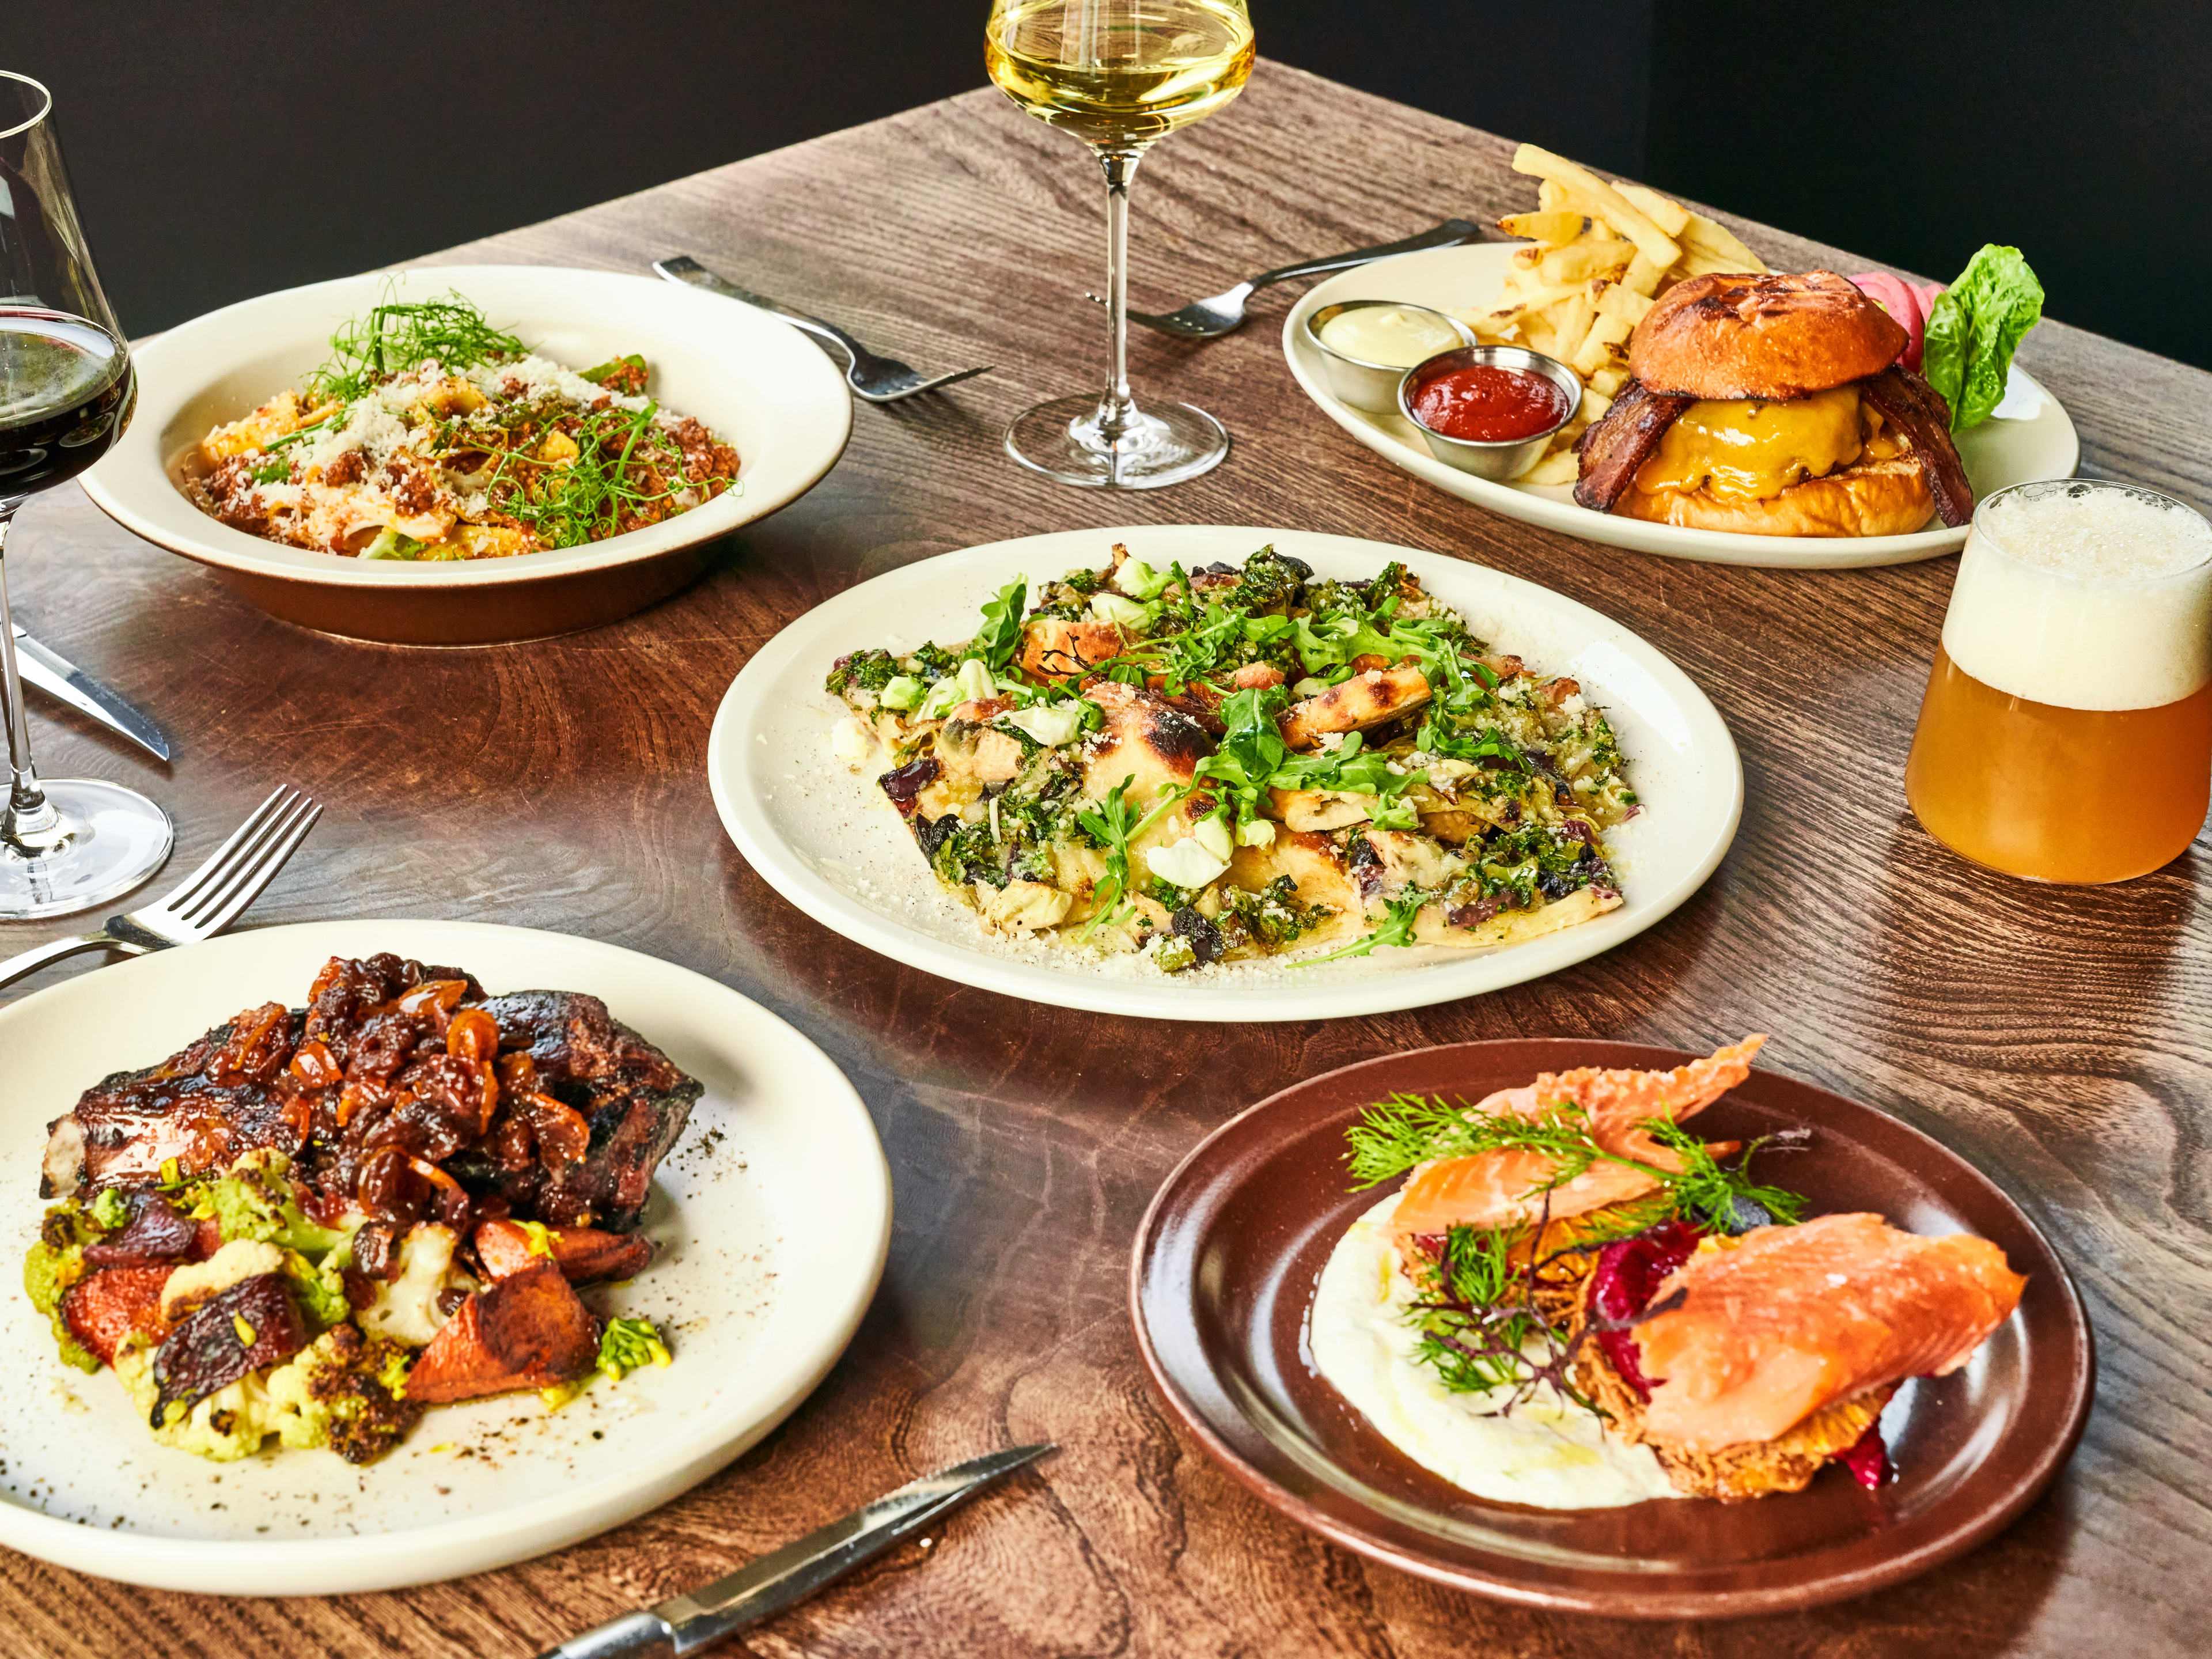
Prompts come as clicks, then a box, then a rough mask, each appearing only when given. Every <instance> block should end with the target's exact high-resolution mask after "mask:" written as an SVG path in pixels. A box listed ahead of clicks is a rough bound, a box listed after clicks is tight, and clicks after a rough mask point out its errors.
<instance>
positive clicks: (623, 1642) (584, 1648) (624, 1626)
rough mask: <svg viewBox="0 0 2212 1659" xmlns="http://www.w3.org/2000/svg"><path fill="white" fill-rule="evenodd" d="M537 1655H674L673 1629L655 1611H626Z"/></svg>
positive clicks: (605, 1658) (581, 1658) (647, 1658)
mask: <svg viewBox="0 0 2212 1659" xmlns="http://www.w3.org/2000/svg"><path fill="white" fill-rule="evenodd" d="M538 1659H676V1632H675V1630H674V1629H673V1628H672V1627H671V1626H670V1625H669V1622H668V1621H667V1620H665V1619H663V1618H662V1617H661V1616H660V1615H659V1613H624V1614H623V1616H622V1617H621V1618H619V1619H616V1620H610V1621H609V1622H608V1623H606V1624H604V1625H600V1626H598V1627H596V1628H595V1629H592V1630H587V1631H586V1632H584V1633H583V1634H582V1635H580V1636H572V1637H570V1638H568V1640H567V1641H565V1642H563V1643H562V1644H561V1645H560V1646H559V1647H557V1648H548V1649H546V1650H545V1651H544V1652H543V1653H541V1654H539V1655H538Z"/></svg>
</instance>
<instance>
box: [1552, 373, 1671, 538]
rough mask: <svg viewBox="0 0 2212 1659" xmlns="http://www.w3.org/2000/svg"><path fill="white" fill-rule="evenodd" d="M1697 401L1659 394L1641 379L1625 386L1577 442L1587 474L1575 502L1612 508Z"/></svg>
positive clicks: (1595, 508)
mask: <svg viewBox="0 0 2212 1659" xmlns="http://www.w3.org/2000/svg"><path fill="white" fill-rule="evenodd" d="M1695 402H1697V399H1696V398H1685V397H1682V396H1680V395H1679V394H1677V393H1674V392H1654V391H1652V390H1651V389H1650V387H1648V386H1645V385H1644V382H1643V381H1641V380H1630V381H1629V382H1628V383H1627V384H1626V386H1622V387H1621V388H1620V396H1618V397H1616V398H1614V399H1613V407H1612V408H1610V409H1608V410H1606V411H1605V418H1604V419H1603V420H1601V421H1600V422H1598V423H1597V424H1596V425H1595V426H1594V427H1591V428H1589V430H1588V431H1586V432H1584V433H1583V435H1582V437H1581V439H1580V441H1578V442H1577V445H1576V449H1577V452H1578V453H1580V454H1581V456H1582V477H1581V479H1580V480H1579V481H1578V482H1577V483H1576V485H1575V500H1576V501H1578V502H1580V503H1581V504H1582V505H1583V506H1584V507H1589V508H1590V509H1591V510H1592V511H1593V512H1596V513H1610V512H1612V511H1613V503H1614V502H1616V501H1619V500H1620V498H1621V496H1622V495H1623V494H1625V493H1626V490H1627V489H1628V486H1629V485H1630V484H1631V483H1633V482H1634V481H1635V477H1636V471H1637V469H1638V467H1640V466H1642V465H1644V462H1646V461H1648V460H1650V459H1651V452H1652V451H1653V450H1655V449H1656V448H1657V447H1659V440H1660V439H1661V438H1662V437H1664V436H1665V435H1666V432H1667V428H1668V427H1670V426H1672V425H1674V422H1675V421H1676V420H1677V419H1678V418H1679V417H1680V415H1681V413H1682V411H1683V410H1686V409H1687V408H1688V407H1689V406H1690V405H1691V404H1693V403H1695Z"/></svg>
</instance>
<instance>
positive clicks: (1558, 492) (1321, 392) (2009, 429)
mask: <svg viewBox="0 0 2212 1659" xmlns="http://www.w3.org/2000/svg"><path fill="white" fill-rule="evenodd" d="M1522 246H1526V244H1524V243H1521V242H1474V243H1470V244H1468V245H1467V246H1463V247H1439V248H1430V249H1427V250H1425V251H1424V252H1419V253H1405V254H1401V255H1400V256H1399V257H1398V258H1395V259H1380V260H1377V261H1376V263H1375V264H1370V265H1361V266H1358V267H1357V268H1355V269H1353V270H1346V271H1340V272H1339V273H1338V274H1337V275H1336V276H1332V277H1330V278H1329V279H1328V281H1327V282H1325V283H1322V284H1321V285H1320V286H1319V287H1317V288H1316V289H1312V290H1311V291H1310V293H1308V294H1307V295H1306V296H1305V297H1304V299H1303V300H1301V301H1298V303H1297V306H1296V307H1293V308H1292V310H1291V314H1290V316H1289V317H1288V318H1286V319H1285V320H1284V323H1283V356H1284V357H1285V359H1287V360H1288V362H1289V363H1290V366H1291V374H1293V375H1295V376H1297V382H1298V384H1299V386H1302V387H1304V389H1305V394H1306V396H1307V397H1309V398H1312V399H1313V400H1314V402H1315V403H1316V404H1320V405H1321V408H1322V413H1324V414H1326V415H1327V416H1328V417H1329V419H1331V420H1332V421H1334V422H1336V423H1337V424H1338V425H1339V426H1340V427H1342V428H1344V429H1345V430H1346V432H1349V433H1350V434H1351V435H1352V436H1353V437H1354V438H1356V439H1358V441H1360V442H1361V443H1363V444H1364V445H1366V446H1367V447H1368V448H1370V449H1371V450H1373V451H1374V452H1375V453H1376V454H1378V455H1380V456H1382V457H1383V459H1386V460H1389V461H1393V462H1395V463H1396V464H1397V465H1400V466H1402V467H1404V468H1405V469H1406V471H1408V472H1411V473H1412V474H1413V475H1414V476H1415V477H1419V478H1425V479H1426V480H1427V481H1428V482H1429V483H1432V484H1434V485H1436V486H1437V489H1442V490H1445V491H1447V492H1448V493H1449V494H1451V495H1457V496H1459V497H1460V498H1461V499H1462V500H1463V501H1473V502H1474V504H1475V505H1476V506H1477V507H1488V508H1489V509H1490V510H1491V511H1492V513H1504V515H1505V516H1506V517H1507V518H1509V519H1520V520H1525V521H1526V522H1528V523H1529V524H1533V525H1541V526H1543V528H1545V529H1547V530H1556V531H1559V532H1561V533H1562V534H1564V535H1568V536H1579V537H1580V538H1582V539H1583V540H1584V541H1588V542H1601V543H1604V544H1607V546H1611V547H1626V548H1630V549H1632V550H1634V551H1636V552H1638V553H1663V554H1665V555H1667V556H1669V557H1671V558H1677V559H1698V560H1701V561H1704V562H1707V563H1711V564H1750V565H1765V566H1769V567H1773V568H1790V569H1804V570H1848V569H1852V568H1857V567H1860V566H1863V565H1875V564H1906V563H1910V562H1911V561H1913V560H1915V559H1932V558H1935V557H1936V556H1939V555H1941V554H1944V553H1955V552H1957V551H1958V550H1960V548H1961V547H1963V546H1965V545H1966V526H1964V525H1961V526H1960V527H1959V528H1957V529H1956V530H1954V529H1952V528H1950V527H1949V526H1947V525H1945V524H1944V523H1943V522H1942V520H1931V522H1930V525H1929V528H1928V529H1925V530H1923V531H1919V532H1916V533H1915V534H1912V535H1910V536H1747V535H1744V534H1741V532H1735V531H1721V530H1692V529H1688V528H1686V527H1684V526H1680V525H1671V524H1651V523H1649V522H1647V521H1645V520H1642V519H1632V518H1629V517H1627V516H1626V514H1623V513H1593V512H1592V511H1590V509H1589V508H1588V507H1579V506H1577V505H1576V502H1575V499H1574V490H1573V488H1572V487H1571V486H1570V485H1567V484H1515V483H1492V482H1491V481H1490V480H1489V479H1487V478H1478V477H1475V476H1474V474H1473V473H1471V472H1462V471H1460V470H1459V469H1458V468H1456V467H1452V466H1447V465H1444V464H1443V462H1442V461H1440V460H1438V459H1437V458H1436V457H1435V456H1433V455H1431V453H1429V450H1428V446H1427V445H1426V444H1425V443H1424V442H1423V441H1422V440H1421V435H1420V433H1419V429H1418V428H1415V427H1414V425H1413V422H1410V421H1408V420H1407V419H1405V418H1404V417H1403V416H1399V415H1395V414H1392V415H1370V414H1368V413H1367V412H1366V411H1365V410H1358V409H1354V408H1352V405H1351V404H1347V403H1346V402H1344V401H1343V400H1342V399H1340V398H1338V397H1337V396H1336V395H1335V394H1334V392H1331V391H1330V390H1329V389H1328V380H1326V379H1325V378H1324V376H1323V374H1322V360H1321V353H1320V351H1319V350H1318V349H1316V346H1315V345H1314V343H1313V341H1312V339H1311V338H1310V337H1309V336H1308V335H1307V333H1306V319H1307V318H1308V317H1310V316H1311V315H1312V314H1313V313H1315V312H1316V310H1318V309H1319V308H1320V307H1322V306H1325V305H1331V304H1334V302H1336V301H1339V300H1407V301H1412V302H1413V303H1414V304H1416V305H1424V306H1428V307H1432V308H1434V309H1437V310H1439V311H1457V310H1462V309H1464V308H1465V307H1470V306H1476V305H1480V304H1481V303H1482V302H1484V301H1486V300H1488V299H1489V298H1491V296H1492V295H1495V294H1496V293H1498V290H1499V289H1500V288H1501V287H1502V286H1503V285H1504V280H1505V267H1506V264H1507V263H1508V262H1509V261H1510V259H1511V258H1512V257H1513V252H1514V250H1515V249H1516V248H1518V247H1522ZM2000 407H2001V408H2002V411H2003V412H2002V414H2000V415H1998V416H1995V417H1993V418H1991V419H1990V420H1987V421H1984V422H1983V423H1982V424H1981V425H1979V426H1977V427H1970V428H1967V429H1966V431H1964V432H1961V433H1960V434H1959V435H1958V446H1959V459H1960V460H1961V461H1963V462H1965V463H1966V476H1967V477H1968V478H1969V479H1970V480H1971V481H1972V483H1973V486H1974V495H1975V497H1976V499H1979V498H1980V497H1982V496H1984V495H1990V494H1991V493H1992V492H1993V491H1996V490H1999V489H2006V488H2008V487H2009V486H2011V485H2013V484H2016V483H2027V481H2028V480H2030V479H2032V478H2070V477H2073V476H2074V469H2075V465H2077V464H2078V463H2079V462H2080V461H2081V438H2080V437H2079V436H2078V435H2076V434H2075V430H2074V422H2073V421H2072V420H2071V419H2070V418H2069V416H2068V415H2067V413H2066V411H2065V410H2063V409H2062V408H2061V407H2060V406H2059V404H2058V400H2057V398H2054V397H2052V396H2051V394H2050V393H2049V392H2046V391H2045V390H2044V389H2043V387H2042V386H2039V385H2038V384H2037V382H2036V380H2035V379H2034V377H2033V376H2032V375H2030V374H2028V373H2027V370H2026V369H2023V368H2020V367H2019V366H2018V365H2017V364H2015V365H2014V368H2013V371H2012V380H2011V383H2010V385H2009V386H2007V388H2006V391H2005V400H2004V402H2003V404H2002V405H2001V406H2000Z"/></svg>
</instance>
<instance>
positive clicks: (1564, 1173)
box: [1345, 1094, 1805, 1231]
mask: <svg viewBox="0 0 2212 1659" xmlns="http://www.w3.org/2000/svg"><path fill="white" fill-rule="evenodd" d="M1637 1127H1639V1128H1641V1129H1643V1130H1644V1131H1645V1133H1648V1134H1650V1136H1651V1138H1652V1139H1654V1140H1656V1141H1657V1142H1658V1143H1659V1144H1660V1145H1661V1146H1664V1147H1666V1148H1667V1150H1668V1151H1669V1152H1673V1153H1674V1155H1675V1156H1676V1157H1677V1158H1679V1159H1680V1160H1681V1165H1682V1167H1681V1168H1680V1169H1679V1170H1668V1169H1662V1168H1661V1167H1660V1166H1659V1165H1658V1164H1646V1163H1644V1161H1642V1160H1641V1159H1639V1158H1626V1157H1623V1156H1622V1155H1621V1154H1620V1153H1618V1152H1608V1151H1607V1149H1606V1148H1605V1147H1604V1146H1601V1145H1600V1144H1599V1143H1598V1140H1597V1137H1596V1135H1595V1133H1594V1132H1593V1130H1592V1127H1591V1124H1590V1116H1589V1110H1588V1109H1587V1108H1585V1107H1584V1106H1583V1104H1582V1103H1580V1102H1579V1101H1576V1100H1571V1099H1561V1100H1558V1101H1554V1102H1552V1103H1550V1104H1549V1106H1548V1107H1547V1109H1545V1110H1544V1111H1543V1112H1542V1113H1541V1114H1540V1115H1538V1116H1535V1117H1534V1118H1522V1117H1516V1116H1513V1115H1510V1114H1507V1113H1502V1112H1499V1113H1491V1112H1478V1111H1476V1110H1475V1109H1474V1108H1473V1107H1471V1106H1469V1105H1468V1103H1466V1102H1465V1101H1461V1102H1460V1103H1458V1104H1456V1105H1454V1104H1451V1103H1448V1102H1447V1101H1445V1099H1444V1098H1443V1096H1441V1095H1431V1096H1421V1095H1406V1094H1396V1095H1393V1096H1391V1097H1389V1099H1388V1100H1386V1101H1383V1102H1382V1103H1379V1104H1377V1105H1376V1106H1374V1107H1371V1108H1370V1109H1369V1110H1368V1111H1367V1112H1366V1113H1365V1114H1364V1115H1363V1116H1362V1117H1361V1119H1360V1121H1358V1123H1357V1124H1355V1125H1353V1126H1352V1128H1351V1129H1350V1130H1349V1131H1348V1132H1347V1133H1346V1139H1348V1140H1349V1141H1350V1142H1351V1149H1350V1151H1348V1152H1346V1155H1345V1162H1346V1165H1347V1166H1348V1168H1349V1169H1350V1170H1351V1173H1352V1181H1353V1183H1354V1184H1355V1186H1357V1187H1360V1188H1366V1187H1372V1186H1375V1185H1376V1184H1377V1183H1378V1182H1384V1181H1388V1180H1389V1179H1390V1178H1391V1177H1393V1176H1401V1175H1403V1174H1405V1173H1406V1172H1407V1170H1411V1169H1413V1167H1414V1166H1415V1165H1416V1164H1425V1163H1427V1162H1428V1161H1430V1160H1431V1159H1432V1158H1472V1157H1474V1156H1475V1155H1476V1154H1478V1153H1481V1152H1535V1153H1538V1154H1540V1155H1541V1156H1542V1157H1545V1158H1548V1159H1550V1160H1551V1164H1552V1170H1551V1173H1550V1175H1549V1176H1547V1178H1545V1179H1544V1180H1542V1181H1540V1182H1537V1183H1536V1184H1535V1185H1534V1186H1533V1187H1531V1188H1529V1190H1528V1194H1527V1196H1528V1197H1530V1198H1534V1197H1535V1196H1537V1195H1538V1194H1543V1193H1548V1192H1551V1191H1553V1190H1554V1189H1555V1188H1559V1187H1563V1186H1565V1184H1566V1183H1567V1182H1571V1181H1572V1180H1573V1179H1574V1178H1575V1177H1576V1176H1579V1175H1582V1174H1583V1173H1584V1172H1585V1171H1587V1170H1589V1169H1590V1168H1591V1167H1592V1166H1593V1165H1595V1164H1601V1163H1604V1164H1620V1165H1621V1166H1623V1167H1624V1168H1626V1169H1631V1170H1641V1171H1643V1172H1644V1174H1645V1175H1648V1176H1650V1177H1651V1179H1652V1180H1653V1181H1654V1182H1656V1183H1657V1186H1658V1188H1659V1194H1658V1196H1660V1197H1662V1198H1663V1200H1664V1203H1665V1208H1666V1212H1667V1213H1669V1214H1677V1215H1682V1216H1685V1217H1687V1218H1690V1219H1692V1220H1695V1221H1697V1222H1699V1224H1700V1225H1705V1226H1709V1227H1715V1228H1719V1229H1722V1230H1723V1231H1726V1230H1730V1229H1732V1228H1733V1227H1734V1225H1735V1222H1736V1219H1737V1218H1739V1217H1740V1216H1741V1215H1743V1214H1744V1213H1746V1211H1745V1209H1744V1208H1743V1207H1742V1206H1757V1208H1758V1209H1759V1210H1763V1211H1764V1212H1766V1214H1768V1215H1769V1216H1771V1217H1773V1218H1775V1219H1777V1220H1778V1221H1784V1222H1794V1221H1796V1219H1797V1218H1798V1217H1800V1216H1801V1215H1802V1214H1803V1213H1804V1211H1805V1200H1803V1199H1802V1198H1801V1197H1800V1196H1798V1194H1796V1193H1793V1192H1790V1191H1789V1190H1787V1189H1786V1188H1781V1187H1771V1186H1767V1185H1765V1184H1763V1183H1762V1182H1758V1181H1754V1180H1753V1178H1752V1176H1751V1173H1750V1166H1751V1159H1752V1157H1753V1154H1754V1153H1756V1152H1759V1150H1760V1149H1761V1148H1762V1147H1765V1146H1771V1145H1774V1144H1776V1142H1777V1138H1776V1137H1774V1136H1771V1135H1762V1136H1760V1137H1759V1139H1755V1140H1753V1141H1751V1142H1750V1143H1749V1144H1748V1145H1747V1146H1745V1147H1744V1149H1743V1152H1742V1153H1741V1156H1739V1157H1738V1158H1737V1159H1736V1161H1735V1164H1733V1165H1730V1164H1723V1163H1722V1162H1721V1160H1720V1159H1719V1158H1717V1157H1716V1156H1715V1155H1714V1154H1713V1152H1712V1151H1711V1148H1709V1147H1708V1146H1706V1145H1705V1142H1704V1141H1702V1140H1700V1139H1698V1138H1697V1137H1696V1136H1695V1135H1693V1134H1692V1133H1689V1132H1688V1131H1687V1130H1686V1129H1684V1128H1683V1127H1681V1126H1680V1125H1679V1124H1677V1123H1675V1122H1674V1121H1672V1120H1670V1119H1668V1118H1663V1117H1650V1118H1645V1119H1644V1120H1643V1121H1641V1122H1640V1123H1638V1126H1637ZM1664 1218H1665V1216H1664V1215H1655V1216H1654V1217H1653V1218H1652V1220H1651V1221H1650V1222H1646V1223H1645V1224H1644V1225H1653V1223H1656V1221H1658V1220H1662V1219H1664ZM1632 1231H1643V1229H1642V1228H1641V1227H1638V1228H1635V1229H1632Z"/></svg>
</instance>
